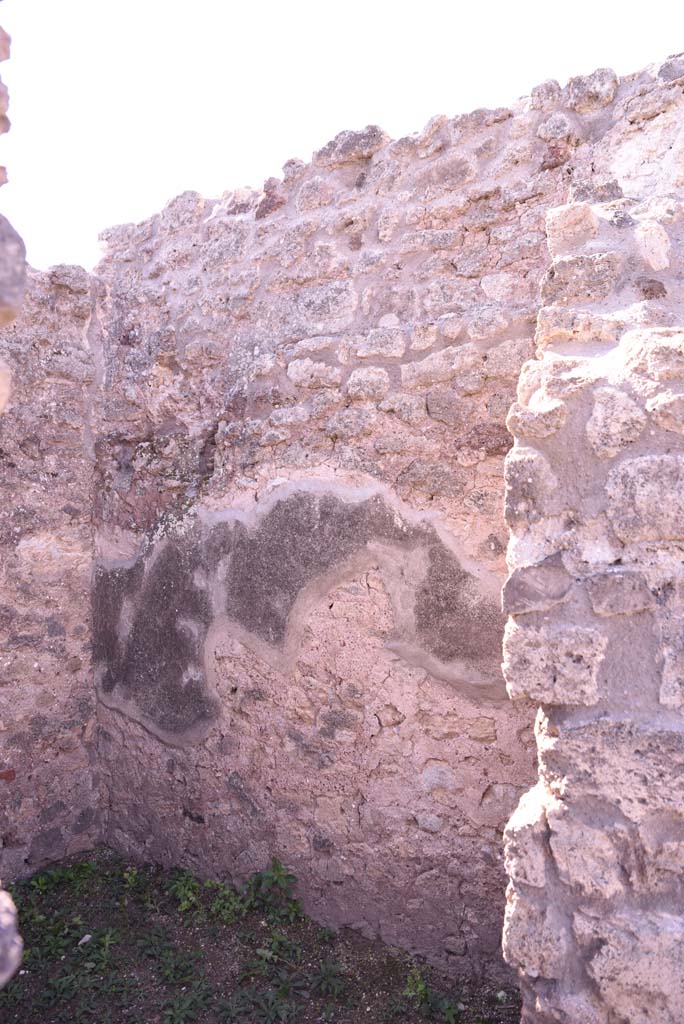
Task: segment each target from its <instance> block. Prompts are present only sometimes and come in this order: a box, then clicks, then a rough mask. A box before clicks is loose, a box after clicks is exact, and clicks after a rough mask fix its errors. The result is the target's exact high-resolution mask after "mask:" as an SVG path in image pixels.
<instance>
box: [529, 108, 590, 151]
mask: <svg viewBox="0 0 684 1024" xmlns="http://www.w3.org/2000/svg"><path fill="white" fill-rule="evenodd" d="M537 136H538V137H539V138H540V139H543V141H544V142H549V143H551V144H552V145H553V144H557V143H559V142H563V143H567V144H568V145H570V146H577V145H578V144H579V142H580V140H581V131H580V128H579V125H578V124H577V121H576V120H575V118H573V117H572V116H569V115H568V114H565V113H563V112H562V111H560V110H556V111H554V113H553V114H551V115H550V117H548V118H547V119H546V120H545V121H542V123H541V124H540V125H539V127H538V128H537Z"/></svg>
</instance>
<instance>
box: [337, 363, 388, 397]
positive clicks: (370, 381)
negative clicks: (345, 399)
mask: <svg viewBox="0 0 684 1024" xmlns="http://www.w3.org/2000/svg"><path fill="white" fill-rule="evenodd" d="M389 389H390V379H389V374H388V373H387V370H383V369H382V368H381V367H379V366H372V367H368V368H365V367H362V368H361V369H358V370H354V371H353V372H352V373H351V375H350V377H349V380H348V381H347V394H348V395H349V397H350V398H353V399H355V400H361V401H367V400H368V399H380V398H384V396H385V395H386V394H387V392H388V391H389Z"/></svg>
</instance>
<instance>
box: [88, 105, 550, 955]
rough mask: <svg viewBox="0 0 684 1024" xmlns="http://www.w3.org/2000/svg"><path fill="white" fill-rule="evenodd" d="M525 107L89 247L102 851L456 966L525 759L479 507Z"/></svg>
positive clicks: (505, 331)
mask: <svg viewBox="0 0 684 1024" xmlns="http://www.w3.org/2000/svg"><path fill="white" fill-rule="evenodd" d="M553 103H554V100H553V97H551V98H549V97H547V96H546V94H545V93H544V91H543V90H542V91H541V92H540V93H539V95H536V96H535V98H534V99H533V100H531V101H529V102H526V103H524V104H521V106H520V107H519V108H517V109H516V110H497V111H480V112H477V113H475V114H473V115H469V116H467V117H461V118H455V119H453V120H447V119H446V118H438V119H436V120H435V121H433V122H432V123H431V124H430V125H429V126H428V127H427V129H426V130H425V132H423V133H422V134H421V135H419V136H415V137H412V138H408V139H403V140H399V141H397V142H391V141H389V140H388V139H387V138H386V137H385V136H384V135H383V134H382V133H381V132H380V131H379V129H376V128H367V129H366V130H365V131H362V132H358V133H351V132H350V133H345V134H343V135H342V136H339V137H338V138H337V139H335V140H333V142H332V143H330V144H329V145H328V146H326V147H325V148H324V149H322V150H321V151H320V152H319V153H317V154H316V155H315V157H314V159H313V161H312V163H311V164H310V165H303V164H300V163H298V162H291V163H290V164H288V165H287V166H286V168H285V178H284V181H283V182H276V181H270V182H267V183H266V185H265V187H264V190H263V191H262V192H241V193H233V194H230V195H226V196H224V197H222V198H221V199H219V200H218V201H208V200H203V199H201V198H200V197H199V196H197V195H194V194H189V195H185V196H182V197H180V198H179V199H177V200H175V201H174V202H173V203H172V204H170V205H169V207H167V209H166V210H165V211H164V212H163V213H162V214H161V215H159V216H157V217H154V218H152V219H151V220H150V221H149V222H147V223H145V224H143V225H138V226H135V227H124V228H120V229H117V230H116V231H114V232H110V233H108V235H107V242H108V245H109V249H108V252H107V255H106V257H105V259H104V261H103V263H102V264H101V265H100V267H99V269H98V276H99V277H100V279H101V280H102V282H103V284H104V286H105V289H106V293H105V296H104V298H103V301H102V304H101V310H100V314H99V317H100V323H101V327H102V342H101V343H102V365H103V368H104V371H103V372H104V382H105V385H104V388H103V392H102V402H101V410H100V412H99V414H98V420H97V427H96V438H97V439H96V448H97V472H98V474H99V477H98V483H97V485H96V496H97V500H96V528H97V563H98V564H97V570H96V577H95V586H94V595H95V597H94V614H95V621H94V626H95V659H96V666H95V672H96V679H97V685H98V695H99V702H100V705H99V711H98V718H99V722H100V732H99V753H98V764H99V770H100V773H101V783H102V792H103V808H104V812H105V820H104V829H105V832H104V834H105V836H106V838H107V841H108V842H109V843H111V844H113V845H115V846H116V847H117V848H119V849H122V850H124V851H126V853H127V854H128V855H132V856H138V857H148V858H149V857H152V858H154V859H158V860H162V861H164V862H167V863H178V862H182V863H184V864H187V865H189V866H191V867H192V868H193V869H195V870H198V871H200V872H203V873H219V874H221V873H226V872H229V873H230V874H231V875H232V876H233V877H235V878H238V879H240V878H243V877H244V876H245V875H247V874H249V873H250V872H251V871H253V870H255V869H256V868H259V867H261V866H263V864H264V863H265V861H266V860H267V858H268V857H269V856H270V855H271V854H273V853H276V854H278V855H279V856H280V857H282V858H283V859H284V860H285V861H286V862H287V863H288V864H289V865H290V866H291V867H292V868H293V870H294V871H295V872H296V874H297V875H298V876H299V877H300V879H301V880H302V881H301V886H302V894H303V896H304V902H305V906H306V907H307V909H309V910H310V911H311V912H313V913H314V914H315V915H316V916H317V917H319V918H320V919H321V920H324V921H326V922H327V923H329V924H333V925H340V924H351V925H353V926H355V927H358V928H361V929H363V930H364V931H365V932H367V933H369V934H380V935H382V936H383V938H385V939H386V940H387V941H390V942H392V943H395V944H398V945H402V946H406V947H408V948H411V949H414V950H416V951H418V952H421V953H424V954H426V955H428V956H430V957H431V958H432V959H433V960H434V961H435V962H439V963H441V964H442V965H443V966H446V967H448V968H449V969H450V970H452V971H454V972H456V971H458V970H464V971H468V972H480V971H483V970H485V969H486V970H488V971H489V972H490V973H491V972H496V971H498V972H501V965H500V961H499V948H500V928H501V913H502V906H503V900H502V899H501V901H499V900H496V899H495V900H493V899H492V893H502V892H503V868H502V860H501V832H502V829H503V825H504V823H505V821H506V819H507V817H508V816H509V814H510V812H511V810H512V809H513V807H514V806H515V804H516V803H517V800H518V797H519V796H520V793H521V792H522V790H523V789H524V788H525V787H526V786H527V785H529V783H530V782H531V781H532V779H533V773H534V755H533V752H532V749H531V748H532V718H533V710H532V707H531V706H528V707H521V708H519V709H518V708H511V706H510V705H509V703H508V702H507V700H506V695H505V689H504V683H503V679H502V676H501V670H500V661H501V654H500V650H501V639H502V635H503V618H502V616H501V612H500V599H499V592H500V588H501V584H502V582H503V579H504V578H505V566H504V548H505V541H506V533H505V524H504V522H503V520H502V517H501V508H502V502H503V458H504V455H505V453H506V451H507V450H508V448H509V446H510V443H511V442H510V436H509V435H508V433H507V431H506V428H505V416H506V411H507V409H508V407H509V405H510V403H511V401H512V399H513V397H514V394H515V383H516V380H517V377H518V374H519V371H520V367H521V366H522V364H523V362H524V361H525V360H526V359H528V358H529V357H530V356H531V355H532V353H533V341H532V337H533V330H534V319H535V316H536V290H537V282H538V280H539V277H540V276H541V274H542V273H543V271H544V269H545V267H546V265H547V263H548V255H547V252H546V244H545V235H544V214H545V211H546V209H547V208H548V206H549V205H551V204H554V203H556V202H558V201H560V196H561V192H560V189H561V186H562V181H561V177H560V173H559V171H558V169H557V167H555V166H553V167H549V168H547V169H544V170H541V171H540V170H539V169H540V167H541V166H542V165H543V164H544V162H545V161H547V160H548V159H549V147H548V143H547V142H546V141H545V140H542V139H539V138H537V136H536V134H535V130H536V127H537V125H538V124H540V123H544V122H545V120H548V118H549V116H550V112H551V110H552V108H553ZM556 161H557V156H556V157H554V160H552V161H551V162H552V163H554V164H555V163H556ZM445 907H448V908H449V910H448V911H447V912H445V911H444V908H445ZM493 965H496V966H493Z"/></svg>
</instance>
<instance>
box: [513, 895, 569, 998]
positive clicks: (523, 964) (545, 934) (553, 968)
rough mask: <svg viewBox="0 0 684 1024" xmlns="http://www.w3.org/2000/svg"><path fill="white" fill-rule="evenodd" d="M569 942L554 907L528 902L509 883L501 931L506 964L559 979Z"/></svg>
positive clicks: (537, 975)
mask: <svg viewBox="0 0 684 1024" xmlns="http://www.w3.org/2000/svg"><path fill="white" fill-rule="evenodd" d="M570 944H571V940H570V936H569V934H568V931H567V927H566V925H565V921H564V919H563V915H562V913H561V911H560V909H559V908H558V907H555V906H543V905H539V904H537V903H535V902H532V900H531V899H530V898H529V897H528V896H527V894H525V893H523V892H521V891H519V890H518V889H516V888H515V886H513V885H512V884H511V885H509V887H508V892H507V902H506V917H505V921H504V930H503V951H504V956H505V958H506V960H507V961H508V963H509V964H513V965H514V966H516V967H519V968H520V969H521V970H522V971H523V972H524V973H525V974H527V975H528V976H530V977H533V978H561V977H562V976H563V973H564V971H565V966H566V962H567V958H568V954H569V952H570Z"/></svg>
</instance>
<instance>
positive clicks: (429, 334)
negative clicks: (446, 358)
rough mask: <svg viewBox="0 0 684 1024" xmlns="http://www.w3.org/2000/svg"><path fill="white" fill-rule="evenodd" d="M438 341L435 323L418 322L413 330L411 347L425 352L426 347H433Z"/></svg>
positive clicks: (416, 350)
mask: <svg viewBox="0 0 684 1024" xmlns="http://www.w3.org/2000/svg"><path fill="white" fill-rule="evenodd" d="M459 329H460V328H459ZM436 341H437V326H436V325H435V324H417V325H416V326H415V327H414V328H413V330H412V331H411V349H412V351H414V352H424V351H425V349H428V348H432V346H433V345H434V344H435V342H436Z"/></svg>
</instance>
